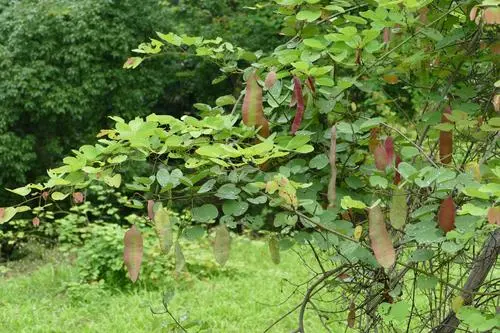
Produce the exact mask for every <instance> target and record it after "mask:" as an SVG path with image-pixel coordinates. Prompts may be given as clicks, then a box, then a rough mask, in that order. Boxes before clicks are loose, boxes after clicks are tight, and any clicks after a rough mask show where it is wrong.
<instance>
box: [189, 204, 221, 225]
mask: <svg viewBox="0 0 500 333" xmlns="http://www.w3.org/2000/svg"><path fill="white" fill-rule="evenodd" d="M192 213H193V219H194V220H195V221H198V222H202V223H206V222H209V221H212V220H215V219H216V218H217V216H219V211H218V210H217V207H215V206H214V205H212V204H204V205H203V206H200V207H194V208H193V210H192Z"/></svg>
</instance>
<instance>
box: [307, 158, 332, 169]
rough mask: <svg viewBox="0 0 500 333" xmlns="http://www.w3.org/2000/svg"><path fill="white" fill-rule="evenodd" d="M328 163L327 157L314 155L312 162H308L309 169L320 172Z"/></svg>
mask: <svg viewBox="0 0 500 333" xmlns="http://www.w3.org/2000/svg"><path fill="white" fill-rule="evenodd" d="M329 163H330V162H329V161H328V156H326V155H325V154H320V155H316V156H315V157H314V158H313V159H312V160H310V161H309V167H310V168H312V169H318V170H321V169H323V168H324V167H326V166H327V165H328V164H329Z"/></svg>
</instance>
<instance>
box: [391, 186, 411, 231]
mask: <svg viewBox="0 0 500 333" xmlns="http://www.w3.org/2000/svg"><path fill="white" fill-rule="evenodd" d="M407 214H408V204H407V203H406V193H405V191H404V190H403V189H401V188H399V187H396V188H395V189H394V191H393V192H392V203H391V212H390V214H389V218H390V221H391V225H392V227H393V228H394V229H398V230H402V229H403V227H404V225H405V223H406V216H407Z"/></svg>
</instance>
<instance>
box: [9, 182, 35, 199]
mask: <svg viewBox="0 0 500 333" xmlns="http://www.w3.org/2000/svg"><path fill="white" fill-rule="evenodd" d="M6 190H7V191H9V192H12V193H15V194H17V195H20V196H23V197H24V196H27V195H28V194H30V192H31V188H30V186H29V185H26V186H23V187H18V188H15V189H13V190H11V189H8V188H7V189H6Z"/></svg>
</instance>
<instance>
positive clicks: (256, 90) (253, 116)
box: [242, 72, 269, 137]
mask: <svg viewBox="0 0 500 333" xmlns="http://www.w3.org/2000/svg"><path fill="white" fill-rule="evenodd" d="M242 112H243V115H242V118H243V123H244V124H245V125H246V126H250V127H252V126H255V127H260V131H259V134H260V135H261V136H263V137H268V136H269V122H268V121H267V119H266V117H265V115H264V106H263V104H262V88H261V87H260V86H259V83H258V82H257V74H256V73H255V72H254V73H252V74H251V75H250V77H249V78H248V80H247V86H246V92H245V98H244V99H243V108H242Z"/></svg>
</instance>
